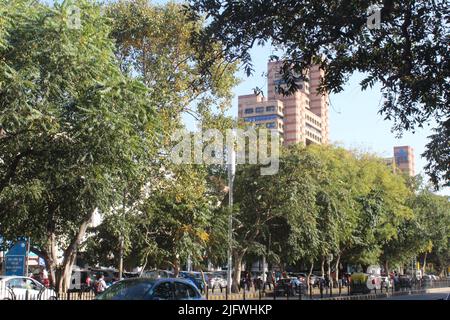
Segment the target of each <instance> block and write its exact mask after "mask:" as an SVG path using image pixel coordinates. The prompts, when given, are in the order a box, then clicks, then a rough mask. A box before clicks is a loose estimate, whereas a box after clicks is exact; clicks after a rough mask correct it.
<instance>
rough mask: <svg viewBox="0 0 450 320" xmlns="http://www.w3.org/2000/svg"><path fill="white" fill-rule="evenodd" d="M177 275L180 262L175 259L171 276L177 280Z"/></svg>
mask: <svg viewBox="0 0 450 320" xmlns="http://www.w3.org/2000/svg"><path fill="white" fill-rule="evenodd" d="M179 274H180V260H179V259H178V258H175V260H174V262H173V276H174V277H175V278H178V275H179Z"/></svg>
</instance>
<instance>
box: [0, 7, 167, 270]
mask: <svg viewBox="0 0 450 320" xmlns="http://www.w3.org/2000/svg"><path fill="white" fill-rule="evenodd" d="M76 4H77V6H79V7H80V9H81V12H82V27H81V28H80V29H74V28H71V27H70V25H69V24H68V23H67V19H68V12H67V8H68V5H70V2H64V3H63V4H61V5H59V4H55V6H54V7H53V8H50V7H47V6H45V5H34V6H23V8H22V10H24V11H22V13H21V15H17V16H15V19H14V24H11V25H9V27H7V29H6V32H5V34H6V36H5V43H7V46H6V47H3V48H1V49H0V57H1V59H0V60H1V61H4V63H3V64H2V65H1V66H0V68H1V69H0V83H1V87H0V124H1V127H2V128H3V130H4V134H3V135H2V136H1V137H0V154H1V162H0V204H1V205H0V213H1V215H0V217H1V220H0V226H1V231H0V232H1V234H2V236H4V237H5V238H7V239H14V238H15V237H18V236H24V235H27V236H31V237H32V238H33V243H34V244H35V245H38V246H40V247H41V249H42V250H43V251H44V252H45V253H46V254H47V255H48V256H47V258H48V259H47V260H48V261H53V263H55V261H56V257H55V256H54V254H56V253H55V252H54V250H53V249H51V248H52V247H53V246H56V245H57V246H60V247H62V248H64V249H65V253H64V259H65V262H64V263H66V262H67V263H69V264H70V260H71V258H70V257H72V256H73V254H75V253H76V248H77V246H78V244H79V243H80V242H81V240H82V238H83V237H84V232H85V226H86V224H87V223H89V221H90V219H91V218H92V215H93V213H94V211H98V212H105V211H109V210H110V208H112V207H115V206H116V205H117V204H119V203H121V197H120V194H121V192H117V191H121V190H124V189H125V188H126V187H129V185H130V184H133V183H134V184H139V183H142V174H143V173H145V172H146V171H147V170H148V169H147V167H148V162H149V161H150V160H151V159H152V157H153V155H154V154H155V152H156V150H157V148H158V144H157V141H158V140H157V139H156V136H157V130H158V128H157V121H158V120H157V114H156V112H155V109H156V107H155V104H153V103H151V101H149V100H148V99H147V89H146V87H145V86H143V85H142V84H141V83H140V82H138V81H136V80H133V79H129V78H127V77H126V76H124V75H123V74H122V73H121V72H120V69H119V68H118V66H117V63H116V59H115V56H114V43H113V42H112V41H111V39H110V37H109V33H110V27H109V24H108V23H109V21H108V20H107V19H106V18H105V17H103V16H102V15H101V13H100V8H99V7H98V6H96V5H92V4H91V3H90V2H89V1H77V2H76ZM12 14H14V11H12ZM130 189H133V188H131V187H130ZM55 241H56V242H55ZM52 254H53V256H52V257H50V256H51V255H52Z"/></svg>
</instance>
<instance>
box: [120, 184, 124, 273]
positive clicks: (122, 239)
mask: <svg viewBox="0 0 450 320" xmlns="http://www.w3.org/2000/svg"><path fill="white" fill-rule="evenodd" d="M125 202H126V190H125V189H124V190H123V198H122V210H123V212H122V214H123V218H125V214H126V212H125ZM122 227H123V226H122ZM119 242H120V248H119V281H120V280H122V275H123V247H124V237H123V234H122V235H121V236H120V237H119Z"/></svg>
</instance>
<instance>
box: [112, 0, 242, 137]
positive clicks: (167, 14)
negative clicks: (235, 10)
mask: <svg viewBox="0 0 450 320" xmlns="http://www.w3.org/2000/svg"><path fill="white" fill-rule="evenodd" d="M106 12H107V15H108V16H109V17H110V18H111V20H112V22H113V26H112V27H113V30H112V34H111V35H112V37H113V38H114V39H115V41H116V46H117V47H116V56H117V58H118V60H119V61H120V67H121V69H122V70H123V72H125V73H126V74H128V75H130V76H132V77H136V78H137V79H140V80H141V81H142V82H143V83H144V84H145V85H146V86H147V87H148V88H152V87H154V86H156V87H157V88H158V90H152V91H151V95H152V96H151V100H152V101H155V103H157V107H158V111H159V112H160V113H161V114H162V116H163V117H164V119H165V121H164V123H163V125H164V129H165V132H166V134H167V136H170V133H171V131H172V130H173V129H175V128H179V126H180V121H181V116H182V115H186V114H187V115H190V116H192V117H194V119H196V120H201V118H202V115H203V114H208V112H210V111H211V110H214V109H218V110H222V111H224V110H227V109H228V108H229V107H230V106H231V98H232V92H231V89H232V88H233V86H234V85H236V84H237V79H236V78H235V76H234V74H235V72H236V69H237V68H236V63H230V62H228V61H227V60H225V59H224V57H223V55H222V52H221V46H220V44H219V42H215V43H214V42H213V43H211V46H210V47H209V48H208V49H207V50H206V51H203V48H200V47H198V46H196V45H195V44H192V43H191V42H190V39H191V37H192V36H193V34H195V33H197V32H201V30H202V29H203V21H202V20H196V21H191V20H189V16H188V15H187V13H186V11H185V10H184V8H183V6H182V5H180V4H176V3H173V2H169V3H168V4H165V5H152V4H150V3H149V2H148V1H146V0H131V1H123V0H119V1H117V2H115V3H113V4H111V5H108V6H107V8H106ZM206 59H208V60H209V61H211V64H210V65H209V66H208V68H206V69H202V66H203V65H204V63H203V61H204V60H206Z"/></svg>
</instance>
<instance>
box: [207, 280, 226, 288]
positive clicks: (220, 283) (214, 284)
mask: <svg viewBox="0 0 450 320" xmlns="http://www.w3.org/2000/svg"><path fill="white" fill-rule="evenodd" d="M210 287H211V288H219V289H223V288H226V287H227V280H225V279H224V278H222V277H213V278H211V279H210Z"/></svg>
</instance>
